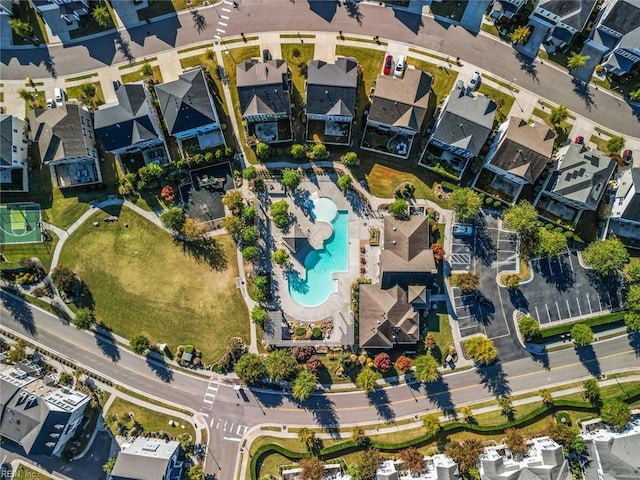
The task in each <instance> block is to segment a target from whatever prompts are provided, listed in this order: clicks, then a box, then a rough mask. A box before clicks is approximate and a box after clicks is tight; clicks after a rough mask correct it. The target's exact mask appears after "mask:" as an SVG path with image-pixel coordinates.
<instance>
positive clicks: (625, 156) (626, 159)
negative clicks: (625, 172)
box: [622, 150, 631, 167]
mask: <svg viewBox="0 0 640 480" xmlns="http://www.w3.org/2000/svg"><path fill="white" fill-rule="evenodd" d="M622 164H623V165H624V166H625V167H628V166H629V165H631V150H625V151H624V152H622Z"/></svg>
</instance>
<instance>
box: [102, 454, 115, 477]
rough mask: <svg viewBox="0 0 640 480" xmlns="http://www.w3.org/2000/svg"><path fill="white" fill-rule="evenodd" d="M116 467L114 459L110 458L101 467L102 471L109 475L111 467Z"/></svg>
mask: <svg viewBox="0 0 640 480" xmlns="http://www.w3.org/2000/svg"><path fill="white" fill-rule="evenodd" d="M115 466H116V457H110V458H109V460H107V463H105V464H104V465H103V466H102V470H103V471H104V472H105V473H107V474H110V473H111V471H112V470H113V467H115Z"/></svg>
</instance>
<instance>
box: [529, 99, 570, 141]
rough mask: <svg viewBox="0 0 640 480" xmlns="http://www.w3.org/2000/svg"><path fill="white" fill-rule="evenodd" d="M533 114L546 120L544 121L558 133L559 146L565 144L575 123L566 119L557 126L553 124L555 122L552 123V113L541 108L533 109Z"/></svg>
mask: <svg viewBox="0 0 640 480" xmlns="http://www.w3.org/2000/svg"><path fill="white" fill-rule="evenodd" d="M533 115H535V116H536V117H538V118H539V119H541V120H544V123H546V124H547V126H548V127H549V128H550V129H551V130H553V131H554V132H555V134H556V139H555V144H556V145H557V146H561V145H564V143H565V141H566V140H567V137H568V136H569V132H571V128H572V127H573V125H571V124H570V123H569V122H567V121H566V120H564V121H562V122H561V123H560V125H557V126H556V125H553V123H551V113H549V112H546V111H544V110H541V109H539V108H534V109H533Z"/></svg>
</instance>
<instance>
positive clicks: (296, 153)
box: [290, 143, 306, 159]
mask: <svg viewBox="0 0 640 480" xmlns="http://www.w3.org/2000/svg"><path fill="white" fill-rule="evenodd" d="M290 153H291V156H292V157H293V158H296V159H298V158H302V157H304V156H305V153H306V149H305V147H304V145H300V144H299V143H296V144H293V145H291V150H290Z"/></svg>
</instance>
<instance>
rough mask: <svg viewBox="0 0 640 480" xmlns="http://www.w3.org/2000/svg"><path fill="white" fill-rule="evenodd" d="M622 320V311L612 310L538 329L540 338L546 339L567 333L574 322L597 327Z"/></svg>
mask: <svg viewBox="0 0 640 480" xmlns="http://www.w3.org/2000/svg"><path fill="white" fill-rule="evenodd" d="M622 320H624V312H614V313H608V314H606V315H601V316H598V317H591V318H585V319H584V320H577V321H575V322H570V323H563V324H562V325H554V326H552V327H547V328H541V329H540V339H541V340H544V339H548V338H550V337H555V336H557V335H562V334H565V333H569V332H570V331H571V328H572V327H573V326H574V325H575V324H576V323H584V324H585V325H588V326H589V327H592V328H593V327H599V326H601V325H607V324H609V323H615V322H620V321H622Z"/></svg>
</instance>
